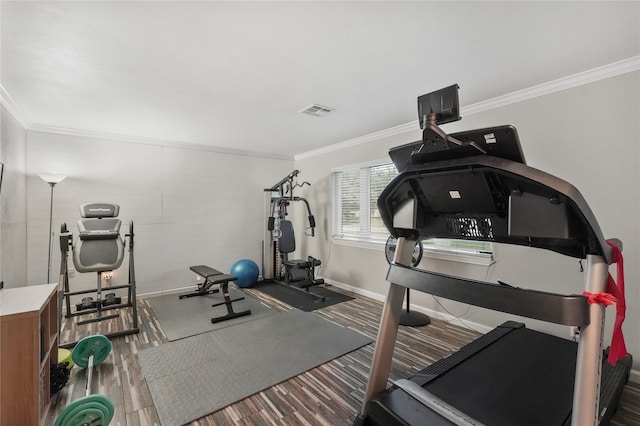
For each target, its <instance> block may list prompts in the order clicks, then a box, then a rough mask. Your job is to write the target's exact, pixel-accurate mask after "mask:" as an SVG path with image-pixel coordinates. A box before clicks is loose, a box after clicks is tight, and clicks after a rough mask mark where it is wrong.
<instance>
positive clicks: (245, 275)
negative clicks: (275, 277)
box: [231, 259, 260, 287]
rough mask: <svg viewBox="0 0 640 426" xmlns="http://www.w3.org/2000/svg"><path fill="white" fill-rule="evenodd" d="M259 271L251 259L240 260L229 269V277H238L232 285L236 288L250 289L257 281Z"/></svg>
mask: <svg viewBox="0 0 640 426" xmlns="http://www.w3.org/2000/svg"><path fill="white" fill-rule="evenodd" d="M259 274H260V270H259V269H258V265H256V262H254V261H253V260H251V259H240V260H238V261H237V262H236V263H234V264H233V266H232V267H231V275H235V276H236V277H238V279H237V280H236V281H234V283H235V284H236V285H237V286H238V287H251V286H252V285H254V284H255V283H256V281H258V275H259Z"/></svg>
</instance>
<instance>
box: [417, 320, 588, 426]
mask: <svg viewBox="0 0 640 426" xmlns="http://www.w3.org/2000/svg"><path fill="white" fill-rule="evenodd" d="M576 350H577V345H576V344H575V343H573V342H571V341H568V340H565V339H561V338H558V337H554V336H550V335H547V334H543V333H539V332H536V331H532V330H529V329H526V328H519V329H516V330H514V331H513V332H511V333H509V334H507V335H506V336H505V337H503V338H502V339H500V340H498V341H496V342H495V343H494V344H493V345H491V346H489V347H487V348H485V349H484V350H483V351H481V352H479V353H477V354H476V355H475V356H474V357H472V358H470V359H469V360H468V361H467V362H464V363H462V364H460V365H458V366H457V367H455V368H453V369H452V370H450V371H448V372H447V373H446V374H444V375H442V376H440V377H438V378H436V379H435V380H433V381H432V382H431V383H428V384H427V385H425V386H423V387H424V388H425V389H428V390H429V391H430V392H431V393H433V394H434V395H436V396H437V397H439V398H441V399H443V400H445V401H446V402H448V403H449V404H451V405H452V406H454V407H456V408H457V409H459V410H460V411H462V412H464V413H466V414H468V415H470V416H471V417H473V418H475V419H476V420H478V421H480V422H482V423H485V424H489V425H510V426H511V425H561V424H563V423H564V422H565V421H566V420H567V419H568V418H569V416H570V414H571V405H572V402H573V385H574V374H575V362H576Z"/></svg>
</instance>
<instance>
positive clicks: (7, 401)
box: [0, 284, 58, 425]
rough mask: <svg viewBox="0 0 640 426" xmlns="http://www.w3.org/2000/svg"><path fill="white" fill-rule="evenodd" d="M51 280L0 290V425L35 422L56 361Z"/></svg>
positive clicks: (46, 402) (43, 407) (55, 305)
mask: <svg viewBox="0 0 640 426" xmlns="http://www.w3.org/2000/svg"><path fill="white" fill-rule="evenodd" d="M56 295H57V284H46V285H37V286H28V287H20V288H11V289H4V290H2V291H0V425H38V424H41V423H42V421H43V420H44V417H45V414H46V412H47V409H48V408H49V400H50V396H49V393H50V392H49V386H50V384H49V382H50V378H51V365H52V364H53V365H55V364H57V363H58V298H57V297H56Z"/></svg>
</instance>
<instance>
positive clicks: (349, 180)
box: [333, 164, 398, 242]
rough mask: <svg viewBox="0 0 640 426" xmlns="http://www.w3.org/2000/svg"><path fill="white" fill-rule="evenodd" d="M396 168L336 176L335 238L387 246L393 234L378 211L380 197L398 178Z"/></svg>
mask: <svg viewBox="0 0 640 426" xmlns="http://www.w3.org/2000/svg"><path fill="white" fill-rule="evenodd" d="M397 174H398V172H397V171H396V168H395V166H394V165H393V164H383V165H375V166H363V167H356V168H353V169H348V170H342V171H336V172H334V173H333V193H334V204H333V206H334V214H333V218H334V221H333V224H334V229H333V235H334V238H342V239H349V240H356V241H373V242H377V241H380V242H385V241H386V240H387V238H388V237H389V231H387V228H386V227H385V226H384V223H382V218H381V217H380V212H379V211H378V197H379V196H380V193H381V192H382V190H383V189H384V188H385V187H386V186H387V185H388V184H389V182H391V180H392V179H393V178H394V177H396V176H397Z"/></svg>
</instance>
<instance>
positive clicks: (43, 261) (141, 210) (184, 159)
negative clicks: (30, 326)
mask: <svg viewBox="0 0 640 426" xmlns="http://www.w3.org/2000/svg"><path fill="white" fill-rule="evenodd" d="M292 167H293V161H289V160H278V159H268V158H258V157H253V156H247V155H238V154H228V153H220V152H215V151H212V150H207V149H206V148H202V149H197V148H193V147H176V146H162V145H154V144H146V143H132V142H123V141H116V140H107V139H97V138H88V137H79V136H67V135H60V134H53V133H42V132H31V131H30V132H28V133H27V176H28V178H27V193H28V194H29V196H28V204H27V229H28V259H29V262H28V282H29V284H30V285H32V284H40V283H42V282H44V281H45V280H46V276H47V269H46V268H47V266H46V265H47V244H48V226H49V194H50V193H49V186H48V185H47V184H46V183H44V182H43V181H42V180H41V179H40V178H38V177H37V174H38V173H40V172H58V173H62V174H65V175H68V176H69V177H68V178H67V179H66V180H64V181H63V182H62V183H60V184H59V185H57V186H56V187H55V190H54V213H53V217H54V219H53V223H54V232H55V233H56V236H55V243H54V248H55V249H54V252H53V262H52V263H53V269H52V271H54V272H55V273H54V274H52V276H53V277H54V279H53V280H54V281H55V280H57V274H58V271H59V265H60V252H59V244H58V233H59V232H58V231H59V229H60V224H61V223H63V222H66V223H67V224H68V226H69V228H70V230H71V231H72V232H73V233H74V234H75V236H77V226H76V223H77V221H78V220H79V218H80V217H79V209H78V207H79V206H80V205H81V204H85V203H90V202H105V201H109V202H115V203H117V204H119V205H120V219H121V220H122V222H123V231H128V229H129V228H128V226H129V225H128V224H129V221H131V220H133V221H134V232H135V266H136V279H137V288H138V293H139V294H143V295H144V294H149V293H155V292H162V291H166V290H171V289H176V288H180V287H185V286H192V285H193V284H194V283H195V274H193V273H192V272H190V271H189V266H191V265H199V264H206V265H209V266H211V267H214V268H216V269H220V270H222V271H229V269H230V268H231V266H232V265H233V263H234V262H235V261H237V260H239V259H242V258H248V259H252V260H254V261H255V262H256V263H257V264H258V265H260V264H261V241H262V235H263V229H264V226H265V223H264V217H263V205H262V203H263V188H264V187H267V186H270V185H272V184H273V183H274V182H277V181H278V180H279V179H280V178H281V177H282V176H284V175H286V174H288V173H290V172H291V170H292ZM126 265H127V262H126V261H125V262H124V263H123V266H122V267H121V268H120V269H119V270H117V271H115V272H114V279H113V280H114V281H113V282H114V284H125V283H126V282H127V268H126ZM69 267H70V268H73V262H71V261H70V262H69ZM70 283H71V287H72V290H75V289H77V288H84V287H87V288H90V287H95V285H96V274H93V273H90V274H89V273H87V274H78V273H76V274H75V277H73V278H71V279H70Z"/></svg>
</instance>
